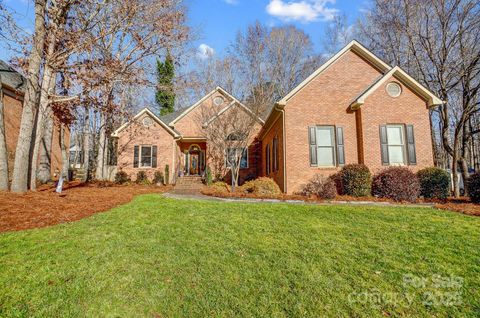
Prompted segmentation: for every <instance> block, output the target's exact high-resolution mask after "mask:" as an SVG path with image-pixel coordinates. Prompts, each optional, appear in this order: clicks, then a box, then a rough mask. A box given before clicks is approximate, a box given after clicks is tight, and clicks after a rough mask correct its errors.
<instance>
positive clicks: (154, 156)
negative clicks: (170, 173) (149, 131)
mask: <svg viewBox="0 0 480 318" xmlns="http://www.w3.org/2000/svg"><path fill="white" fill-rule="evenodd" d="M156 167H157V146H152V168H156Z"/></svg>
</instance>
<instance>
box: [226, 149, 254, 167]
mask: <svg viewBox="0 0 480 318" xmlns="http://www.w3.org/2000/svg"><path fill="white" fill-rule="evenodd" d="M229 149H242V148H239V147H228V148H227V149H225V167H226V168H230V166H229V164H228V150H229ZM243 149H244V151H245V153H246V154H247V166H246V167H244V168H242V159H241V158H240V170H244V169H248V168H250V163H249V162H248V147H244V148H243ZM242 156H243V155H242Z"/></svg>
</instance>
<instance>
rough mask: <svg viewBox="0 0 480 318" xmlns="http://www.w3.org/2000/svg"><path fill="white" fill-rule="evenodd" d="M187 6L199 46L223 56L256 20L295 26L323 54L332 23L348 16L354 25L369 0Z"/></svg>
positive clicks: (227, 0)
mask: <svg viewBox="0 0 480 318" xmlns="http://www.w3.org/2000/svg"><path fill="white" fill-rule="evenodd" d="M187 5H188V7H189V8H190V12H189V14H190V24H191V25H192V26H194V27H200V28H199V29H200V39H199V41H198V43H197V45H201V44H205V45H207V46H208V47H210V48H212V49H213V50H214V52H215V54H219V55H222V54H223V53H224V52H225V48H226V47H228V45H229V44H230V43H231V42H232V41H233V40H234V38H235V35H236V33H237V31H238V30H239V29H245V27H246V26H247V25H248V24H251V23H253V22H254V21H256V20H259V21H260V22H263V23H265V24H267V25H270V26H280V25H285V24H294V25H295V26H297V27H298V28H301V29H303V30H304V31H305V32H306V33H307V34H309V35H310V37H311V39H312V41H313V43H314V46H315V50H316V51H317V52H321V50H322V35H323V32H324V28H325V26H326V25H327V24H328V23H329V20H331V19H332V17H333V16H334V15H335V14H339V13H345V14H346V15H347V17H348V19H349V22H350V23H353V22H354V21H355V20H356V18H357V17H358V15H359V13H360V11H361V10H362V9H365V8H366V7H367V5H368V0H336V1H335V0H283V1H282V0H201V1H200V0H187ZM202 48H203V49H205V48H206V46H202Z"/></svg>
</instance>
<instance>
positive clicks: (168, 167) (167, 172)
mask: <svg viewBox="0 0 480 318" xmlns="http://www.w3.org/2000/svg"><path fill="white" fill-rule="evenodd" d="M165 184H170V166H169V165H165Z"/></svg>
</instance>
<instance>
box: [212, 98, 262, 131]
mask: <svg viewBox="0 0 480 318" xmlns="http://www.w3.org/2000/svg"><path fill="white" fill-rule="evenodd" d="M235 105H238V106H240V107H241V108H242V109H243V110H245V111H246V112H247V113H248V114H250V115H251V116H252V117H254V118H255V119H256V120H257V121H258V122H259V123H260V124H262V125H263V124H265V121H264V120H263V119H262V118H261V117H260V116H257V115H256V114H255V113H254V112H253V111H252V110H251V109H250V108H248V107H247V106H245V105H244V104H242V103H241V102H239V101H238V100H236V99H234V100H233V101H232V102H231V103H230V104H228V105H227V106H225V107H224V108H222V109H221V110H220V111H219V112H218V113H216V114H215V115H213V116H212V118H210V119H209V120H208V121H207V122H205V123H204V124H203V126H204V127H206V126H208V125H210V123H212V122H213V121H214V120H215V119H217V118H218V117H219V116H220V115H222V114H223V113H225V112H226V111H227V110H229V109H230V108H232V107H233V106H235Z"/></svg>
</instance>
